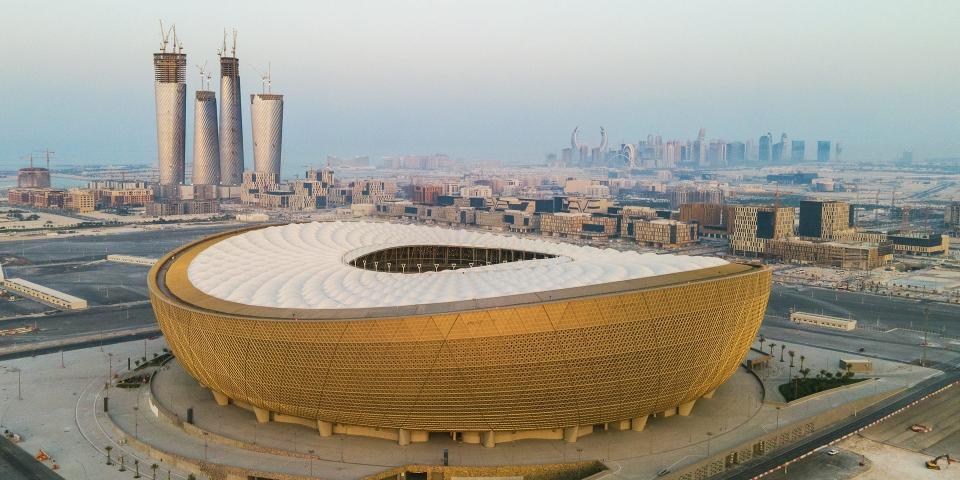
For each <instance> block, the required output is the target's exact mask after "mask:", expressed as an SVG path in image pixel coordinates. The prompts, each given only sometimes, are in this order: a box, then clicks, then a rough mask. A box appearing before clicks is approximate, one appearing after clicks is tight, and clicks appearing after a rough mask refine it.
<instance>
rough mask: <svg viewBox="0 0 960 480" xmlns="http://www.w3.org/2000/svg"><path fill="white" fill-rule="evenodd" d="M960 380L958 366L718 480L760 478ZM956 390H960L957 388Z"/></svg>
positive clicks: (729, 471)
mask: <svg viewBox="0 0 960 480" xmlns="http://www.w3.org/2000/svg"><path fill="white" fill-rule="evenodd" d="M958 381H960V369H958V368H957V367H956V366H955V367H953V368H952V369H950V370H948V371H947V372H945V374H944V375H940V376H937V377H933V378H930V379H927V380H924V381H923V382H920V383H919V384H917V385H916V386H915V387H914V388H911V389H910V390H907V391H904V392H901V393H898V394H896V395H894V396H893V397H891V398H889V399H887V400H885V401H883V402H880V403H879V404H877V405H874V406H871V407H868V408H866V409H864V410H862V411H861V412H860V414H859V415H858V416H857V417H856V418H854V419H852V420H849V421H847V422H844V423H838V424H836V425H834V426H832V427H830V428H828V429H825V430H823V431H820V432H817V433H814V434H813V435H811V436H810V437H808V438H806V439H804V440H802V441H800V442H799V443H797V444H795V445H792V446H790V447H788V448H786V449H785V450H783V451H781V452H779V453H777V454H775V455H773V456H771V457H765V458H762V459H761V460H760V461H759V462H756V463H754V462H748V463H746V464H744V465H743V466H742V467H740V468H738V469H732V470H728V471H727V472H724V473H723V474H720V475H717V476H716V477H715V478H716V479H718V480H728V479H730V480H733V479H752V478H756V477H757V476H759V475H762V474H764V473H766V472H768V471H771V470H773V469H775V468H778V467H780V466H781V465H783V464H785V463H786V462H788V461H791V460H794V459H797V458H799V457H800V456H802V455H804V454H806V453H808V452H812V451H814V450H816V449H817V448H820V447H823V446H825V445H828V444H830V443H831V442H833V441H835V440H838V439H840V438H842V437H844V436H846V435H848V434H851V433H853V432H856V431H858V430H861V429H863V428H866V427H867V426H868V425H870V424H871V423H873V422H876V421H878V420H880V419H882V418H883V417H886V416H887V415H890V414H892V413H893V412H895V411H896V410H898V409H900V408H902V407H904V406H906V405H908V404H910V403H911V402H915V401H917V400H919V399H921V398H923V397H924V396H926V395H928V394H930V393H932V392H934V391H936V390H938V389H940V388H943V387H944V386H946V385H949V384H951V383H954V382H958ZM953 388H958V387H956V386H955V387H953ZM914 408H925V406H923V405H921V406H918V407H914Z"/></svg>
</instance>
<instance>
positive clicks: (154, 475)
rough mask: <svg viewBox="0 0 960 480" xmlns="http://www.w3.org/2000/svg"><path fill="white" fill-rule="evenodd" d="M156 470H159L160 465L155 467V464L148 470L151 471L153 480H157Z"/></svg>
mask: <svg viewBox="0 0 960 480" xmlns="http://www.w3.org/2000/svg"><path fill="white" fill-rule="evenodd" d="M158 468H160V465H157V464H156V463H154V464H152V465H150V470H152V471H153V480H157V469H158Z"/></svg>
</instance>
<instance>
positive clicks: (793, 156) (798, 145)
mask: <svg viewBox="0 0 960 480" xmlns="http://www.w3.org/2000/svg"><path fill="white" fill-rule="evenodd" d="M806 148H807V144H806V142H804V141H803V140H794V141H793V142H791V143H790V161H791V162H792V163H801V162H803V158H804V155H805V154H806V152H805V150H806Z"/></svg>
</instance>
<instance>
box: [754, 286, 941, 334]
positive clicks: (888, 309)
mask: <svg viewBox="0 0 960 480" xmlns="http://www.w3.org/2000/svg"><path fill="white" fill-rule="evenodd" d="M790 308H794V309H796V310H799V311H802V312H810V313H821V312H823V313H824V314H826V315H835V316H838V317H848V316H849V317H851V318H854V319H856V320H857V321H858V322H859V323H864V324H876V322H877V321H878V320H879V322H880V325H881V326H885V327H887V328H890V327H910V325H911V323H912V325H913V328H922V327H923V325H924V319H923V309H924V308H929V309H930V313H929V316H930V318H929V321H930V329H931V330H936V331H940V329H941V328H945V329H946V333H947V334H953V335H956V336H960V305H951V304H946V303H940V302H930V301H926V300H910V299H905V298H897V297H888V296H880V295H872V294H866V293H860V292H847V291H835V290H829V289H822V288H812V287H797V286H791V285H775V286H774V287H773V291H772V292H771V294H770V302H769V304H768V306H767V314H768V315H776V316H780V317H787V316H789V315H790Z"/></svg>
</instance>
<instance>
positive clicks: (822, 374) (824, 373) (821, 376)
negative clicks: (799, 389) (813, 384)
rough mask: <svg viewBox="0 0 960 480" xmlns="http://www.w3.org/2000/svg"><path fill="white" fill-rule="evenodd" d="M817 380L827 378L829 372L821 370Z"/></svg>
mask: <svg viewBox="0 0 960 480" xmlns="http://www.w3.org/2000/svg"><path fill="white" fill-rule="evenodd" d="M817 378H827V371H826V370H824V369H822V368H821V369H820V373H818V374H817Z"/></svg>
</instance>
